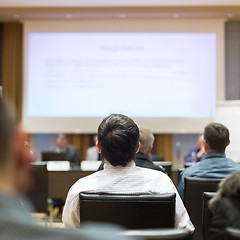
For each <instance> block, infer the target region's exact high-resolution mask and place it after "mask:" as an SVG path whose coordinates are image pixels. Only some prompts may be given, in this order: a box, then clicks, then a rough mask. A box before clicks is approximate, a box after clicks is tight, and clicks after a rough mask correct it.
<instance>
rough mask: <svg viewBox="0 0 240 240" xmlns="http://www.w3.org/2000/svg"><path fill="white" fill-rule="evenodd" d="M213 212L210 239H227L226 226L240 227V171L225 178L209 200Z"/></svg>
mask: <svg viewBox="0 0 240 240" xmlns="http://www.w3.org/2000/svg"><path fill="white" fill-rule="evenodd" d="M209 208H210V210H211V212H212V213H213V217H212V221H211V226H210V229H209V239H210V240H227V239H228V238H227V234H226V228H227V227H234V228H240V172H236V173H234V174H232V175H230V176H228V177H227V178H225V179H224V180H223V181H222V182H221V183H220V184H219V189H218V191H217V194H216V195H215V197H214V198H213V199H211V200H210V202H209Z"/></svg>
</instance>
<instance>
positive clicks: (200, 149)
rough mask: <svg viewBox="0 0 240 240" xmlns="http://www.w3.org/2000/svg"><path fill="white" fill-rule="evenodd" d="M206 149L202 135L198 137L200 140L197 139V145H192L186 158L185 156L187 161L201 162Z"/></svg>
mask: <svg viewBox="0 0 240 240" xmlns="http://www.w3.org/2000/svg"><path fill="white" fill-rule="evenodd" d="M205 153H206V152H205V149H204V145H203V136H202V135H200V136H199V137H198V141H197V145H196V146H194V147H192V148H191V149H190V150H189V152H188V154H187V156H186V158H185V162H187V163H188V162H193V163H194V162H199V161H200V159H201V157H202V156H203V155H204V154H205Z"/></svg>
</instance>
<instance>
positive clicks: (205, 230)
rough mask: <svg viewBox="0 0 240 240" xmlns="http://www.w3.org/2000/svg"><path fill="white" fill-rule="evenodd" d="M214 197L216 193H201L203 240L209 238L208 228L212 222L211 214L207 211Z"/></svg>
mask: <svg viewBox="0 0 240 240" xmlns="http://www.w3.org/2000/svg"><path fill="white" fill-rule="evenodd" d="M215 195H216V192H204V193H203V209H202V211H203V214H202V216H203V218H202V224H203V240H207V239H208V236H209V233H208V232H209V228H210V224H211V220H212V216H213V214H212V212H211V211H210V210H209V207H208V203H209V201H210V200H211V199H212V198H213V197H214V196H215Z"/></svg>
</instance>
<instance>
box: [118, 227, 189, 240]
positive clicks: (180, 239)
mask: <svg viewBox="0 0 240 240" xmlns="http://www.w3.org/2000/svg"><path fill="white" fill-rule="evenodd" d="M122 235H124V236H130V237H136V238H138V239H139V238H140V239H142V238H143V239H145V240H151V239H154V240H170V239H172V240H191V239H192V234H191V233H190V232H189V231H188V230H186V229H139V230H127V231H124V232H123V233H122Z"/></svg>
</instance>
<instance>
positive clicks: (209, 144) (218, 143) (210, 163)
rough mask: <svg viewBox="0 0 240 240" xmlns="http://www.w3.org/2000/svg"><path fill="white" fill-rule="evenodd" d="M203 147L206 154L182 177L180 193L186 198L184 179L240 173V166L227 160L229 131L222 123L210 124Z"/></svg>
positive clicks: (205, 132)
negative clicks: (226, 151)
mask: <svg viewBox="0 0 240 240" xmlns="http://www.w3.org/2000/svg"><path fill="white" fill-rule="evenodd" d="M203 136H204V140H203V145H204V148H205V151H206V154H205V155H204V156H203V157H202V158H201V160H200V161H199V162H198V163H196V164H195V165H193V166H191V167H188V168H186V169H185V170H184V171H182V173H181V175H180V180H179V183H178V192H179V194H180V196H181V197H182V199H183V197H184V178H185V177H196V178H225V177H226V176H228V175H229V174H231V173H233V172H236V171H240V165H239V164H238V163H236V162H234V161H233V160H231V159H229V158H226V154H225V149H226V147H227V146H228V145H229V143H230V140H229V131H228V129H227V128H226V127H225V126H224V125H222V124H220V123H210V124H208V125H207V126H206V127H205V129H204V133H203Z"/></svg>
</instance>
